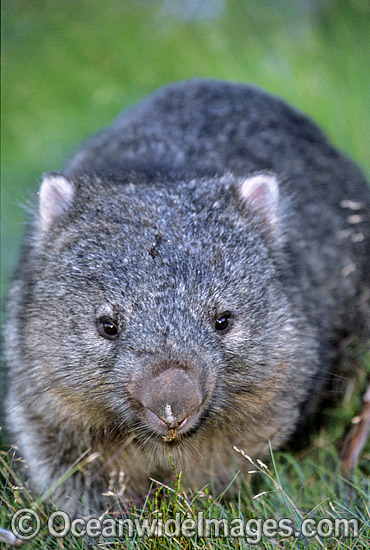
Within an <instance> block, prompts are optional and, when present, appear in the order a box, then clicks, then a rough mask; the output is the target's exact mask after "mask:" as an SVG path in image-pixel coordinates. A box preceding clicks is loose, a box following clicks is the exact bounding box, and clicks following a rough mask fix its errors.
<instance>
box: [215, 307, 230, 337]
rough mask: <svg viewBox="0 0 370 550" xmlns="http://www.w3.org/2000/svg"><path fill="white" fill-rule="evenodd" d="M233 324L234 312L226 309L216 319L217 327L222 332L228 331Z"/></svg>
mask: <svg viewBox="0 0 370 550" xmlns="http://www.w3.org/2000/svg"><path fill="white" fill-rule="evenodd" d="M231 325H232V314H231V313H230V311H225V312H224V313H222V314H221V315H220V316H219V317H217V319H216V321H215V329H216V330H219V331H220V332H226V331H227V330H229V328H230V327H231Z"/></svg>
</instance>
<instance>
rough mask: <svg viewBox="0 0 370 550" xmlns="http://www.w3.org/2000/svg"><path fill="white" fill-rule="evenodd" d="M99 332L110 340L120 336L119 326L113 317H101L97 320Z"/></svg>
mask: <svg viewBox="0 0 370 550" xmlns="http://www.w3.org/2000/svg"><path fill="white" fill-rule="evenodd" d="M97 326H98V330H99V334H100V335H101V336H104V338H107V339H108V340H115V339H116V338H117V336H118V327H117V324H116V323H115V321H113V319H110V318H109V317H100V319H98V321H97Z"/></svg>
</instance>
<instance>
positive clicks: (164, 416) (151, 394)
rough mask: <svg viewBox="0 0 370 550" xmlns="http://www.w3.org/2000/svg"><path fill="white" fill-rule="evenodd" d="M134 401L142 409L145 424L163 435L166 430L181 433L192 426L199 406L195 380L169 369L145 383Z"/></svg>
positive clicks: (198, 390)
mask: <svg viewBox="0 0 370 550" xmlns="http://www.w3.org/2000/svg"><path fill="white" fill-rule="evenodd" d="M137 401H138V402H139V403H140V404H141V405H142V406H143V407H145V417H146V420H147V422H148V424H149V425H150V426H151V427H153V428H154V429H155V430H156V431H159V432H160V433H162V434H165V433H166V432H167V431H168V430H169V429H177V430H178V431H179V432H182V431H185V430H186V429H187V428H188V427H190V425H193V424H194V423H195V422H196V420H197V418H198V416H199V412H200V406H201V404H202V397H201V392H200V389H199V387H198V383H197V381H196V380H194V379H193V378H191V377H190V376H189V375H188V374H187V373H186V372H185V371H183V370H182V369H178V368H176V369H175V368H174V369H169V370H166V371H164V372H162V373H161V374H159V375H158V376H156V377H154V378H152V379H150V380H148V381H145V383H143V384H142V388H141V389H140V391H139V394H138V397H137Z"/></svg>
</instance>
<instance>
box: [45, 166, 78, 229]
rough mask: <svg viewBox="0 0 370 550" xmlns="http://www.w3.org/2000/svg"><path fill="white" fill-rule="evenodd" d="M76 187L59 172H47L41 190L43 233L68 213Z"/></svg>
mask: <svg viewBox="0 0 370 550" xmlns="http://www.w3.org/2000/svg"><path fill="white" fill-rule="evenodd" d="M73 194H74V187H73V183H71V182H70V181H69V180H67V178H65V177H64V176H63V175H62V174H60V173H59V172H45V174H43V179H42V183H41V186H40V190H39V193H38V195H39V219H40V228H41V230H42V231H48V230H49V229H50V228H51V227H52V225H53V224H54V222H55V220H56V219H57V218H58V217H59V216H60V215H61V214H64V213H65V212H67V210H68V208H69V207H70V205H71V203H72V199H73Z"/></svg>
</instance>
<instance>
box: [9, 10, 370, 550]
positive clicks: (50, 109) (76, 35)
mask: <svg viewBox="0 0 370 550" xmlns="http://www.w3.org/2000/svg"><path fill="white" fill-rule="evenodd" d="M185 4H187V2H185V0H184V1H183V3H182V6H183V7H182V11H181V9H180V11H179V10H178V11H177V12H176V6H179V5H180V4H179V2H178V1H177V0H172V1H171V2H165V1H164V0H163V1H157V0H156V1H154V0H136V1H134V0H132V1H131V0H120V1H119V0H110V1H108V2H100V1H98V0H86V1H81V0H64V1H63V2H60V1H58V0H38V1H37V2H36V1H33V0H18V1H17V2H6V3H4V6H3V9H2V14H3V17H2V20H3V90H2V235H1V237H2V257H1V261H2V269H1V295H2V296H4V292H5V289H6V286H7V284H8V279H9V276H10V274H11V271H12V269H13V268H14V266H15V263H16V258H17V256H18V250H19V242H20V238H21V235H22V233H23V229H24V227H23V225H24V221H25V218H26V214H25V212H24V211H23V209H22V208H20V206H19V205H20V204H22V203H26V202H27V199H28V197H29V194H30V192H35V191H36V190H37V186H38V182H39V179H40V175H41V173H42V172H44V171H47V170H56V169H60V168H61V166H62V163H63V161H64V159H65V158H66V156H67V155H68V154H70V153H71V151H72V150H73V149H74V147H76V146H77V145H78V143H79V142H80V141H81V139H83V138H85V137H86V136H88V135H90V134H91V133H93V132H94V131H96V130H97V129H99V128H101V127H102V126H104V125H106V124H109V122H110V121H111V120H112V118H113V117H114V116H115V115H116V114H118V113H119V112H120V111H121V110H122V108H124V107H125V106H127V105H129V104H131V103H133V102H135V101H136V100H137V99H138V98H140V97H143V96H144V95H146V94H147V93H149V92H150V91H151V90H154V89H155V88H157V87H159V86H160V85H162V84H164V83H166V82H169V81H172V80H179V79H183V78H188V77H191V76H208V77H217V78H225V79H231V80H238V81H246V82H247V81H248V82H252V83H254V84H256V85H259V86H262V87H264V88H265V89H267V90H269V91H271V92H273V93H275V94H277V95H280V96H282V97H284V98H286V99H287V100H288V101H290V102H291V103H293V104H294V105H296V106H297V107H298V108H300V109H302V110H303V111H305V112H306V113H308V114H309V115H311V116H312V117H313V118H314V119H315V120H316V121H317V122H318V123H319V124H320V125H321V126H322V127H323V128H324V129H325V131H326V132H327V133H328V135H329V136H330V138H331V139H332V141H333V142H334V143H335V144H336V145H337V146H338V147H339V148H340V149H342V150H344V151H346V152H347V154H348V155H350V156H351V157H352V158H353V159H354V160H355V161H356V162H357V163H359V164H360V166H362V168H363V169H364V171H365V173H367V174H369V173H370V158H369V156H368V144H369V142H370V134H369V125H368V105H369V103H370V87H369V82H368V53H369V51H370V49H369V41H370V32H369V30H370V29H369V20H370V18H369V10H370V9H369V5H368V3H367V2H366V1H365V0H352V1H351V0H346V1H335V0H332V1H327V2H321V3H319V2H318V3H313V2H308V1H304V0H297V1H296V2H294V3H293V2H288V1H285V0H275V1H274V2H271V1H268V0H260V1H257V0H255V1H254V0H251V1H249V2H244V1H238V0H234V1H233V0H229V1H228V2H226V1H225V2H224V12H223V14H221V15H220V16H219V17H218V18H215V19H212V17H209V18H208V19H206V20H204V19H202V17H201V15H202V14H201V13H200V12H198V16H199V17H198V18H197V17H193V18H190V11H191V10H190V9H189V8H186V7H185ZM188 4H189V5H190V4H191V2H190V0H189V2H188ZM207 4H208V5H209V2H207V1H206V0H203V5H207ZM214 5H215V6H216V5H217V6H221V7H222V2H221V1H220V2H216V1H215V2H214ZM166 6H167V8H166ZM315 6H316V7H315ZM193 15H194V14H193ZM369 370H370V358H369V357H367V358H364V359H363V360H362V361H361V368H360V369H359V371H358V376H357V378H356V382H355V383H354V384H353V385H351V384H348V387H347V393H346V395H345V396H344V398H343V399H342V401H341V402H340V403H339V404H338V406H337V407H336V408H331V409H327V410H325V411H324V413H323V414H324V417H325V423H324V428H322V429H320V430H317V429H316V431H315V430H314V431H313V433H314V435H313V437H312V440H311V441H309V442H307V445H306V446H305V448H304V449H303V450H300V451H298V452H293V451H290V452H288V451H286V452H278V453H275V454H274V456H273V460H270V462H269V463H268V468H269V470H266V469H265V468H263V467H262V466H261V465H259V464H258V463H256V465H252V464H251V465H250V469H251V470H256V471H257V473H254V474H248V476H247V478H246V479H245V480H244V481H243V484H242V489H241V490H240V493H239V498H238V499H236V500H235V499H234V500H227V499H223V498H217V495H214V494H212V491H211V489H210V488H205V489H204V491H203V492H202V493H201V494H197V495H192V494H191V493H190V492H189V491H186V490H185V489H184V488H183V487H182V485H181V477H177V478H176V477H175V480H174V482H173V484H172V486H171V487H170V488H165V487H158V486H157V485H156V484H154V485H153V488H156V489H157V492H155V494H154V497H153V498H151V499H148V500H147V501H145V506H141V507H140V508H137V509H136V510H135V509H132V510H130V512H129V516H130V517H131V518H135V517H142V516H145V517H158V513H162V515H163V518H167V517H172V516H173V515H174V514H175V513H176V512H179V513H180V514H182V515H187V516H189V517H194V516H195V514H196V513H197V512H199V511H204V514H205V517H214V518H218V517H221V518H227V519H230V520H231V519H232V518H236V517H241V518H244V519H246V520H247V519H250V518H261V519H263V518H276V519H280V518H283V517H288V518H292V517H294V521H295V523H296V525H297V526H299V524H300V522H301V521H302V518H305V517H306V516H309V517H315V518H318V519H319V518H324V517H326V518H329V517H333V516H336V515H337V516H339V517H346V516H347V515H348V516H350V517H353V518H357V519H358V520H359V522H360V524H361V527H362V531H361V532H360V534H359V535H358V537H356V538H354V539H352V540H350V539H347V540H344V539H343V540H342V539H340V538H338V537H337V538H335V537H331V538H330V539H325V540H324V539H323V540H321V541H319V540H317V539H312V540H308V539H302V538H301V539H293V538H287V539H282V540H280V539H279V537H275V538H272V539H268V538H266V537H264V538H263V540H262V541H261V542H260V543H259V544H258V545H257V547H258V548H274V549H275V548H284V549H290V548H297V549H299V548H333V549H341V550H342V549H347V548H355V549H359V550H360V549H361V550H362V549H365V548H370V541H369V538H370V510H369V500H370V481H369V479H370V448H369V444H368V445H367V447H366V448H365V451H364V453H363V455H362V458H361V461H360V463H359V465H358V467H357V468H356V471H355V474H354V478H353V481H352V485H351V486H349V485H348V484H347V483H345V482H344V481H343V480H342V479H341V477H340V465H339V456H338V444H339V441H340V440H341V439H342V437H343V435H344V433H345V431H346V430H347V429H348V427H349V425H350V421H351V418H352V416H353V415H354V414H356V412H357V411H358V408H359V404H360V395H361V392H362V391H363V390H364V388H365V385H366V377H367V376H368V373H369ZM3 449H4V450H3V452H2V455H1V466H0V475H1V484H0V498H1V505H0V506H1V507H0V524H1V526H3V527H7V526H9V524H10V517H11V515H12V513H13V512H14V511H16V510H18V509H20V508H22V507H31V508H32V507H34V508H36V507H37V506H38V505H37V501H36V500H35V497H34V496H33V495H32V494H31V493H30V491H29V490H28V485H27V481H26V480H22V479H21V478H19V474H18V473H17V471H16V469H14V467H13V466H14V457H13V452H12V451H11V450H9V448H8V446H7V445H6V444H5V443H4V445H3ZM245 451H247V449H245ZM246 460H247V459H246ZM235 483H236V482H235ZM258 494H260V495H261V496H259V497H256V495H258ZM37 509H38V511H39V512H40V514H41V517H42V519H43V521H44V520H45V518H46V517H47V515H48V514H49V513H50V512H51V511H52V510H53V506H52V504H51V503H48V502H43V503H41V504H39V506H38V508H37ZM0 544H1V543H0ZM137 545H138V541H137V540H135V539H130V538H124V540H123V542H122V541H121V546H120V544H119V543H114V542H107V541H106V542H102V543H101V544H100V546H99V547H100V548H107V549H108V548H113V549H114V548H121V547H127V548H136V547H137ZM95 546H97V543H96V544H95ZM170 546H171V547H172V546H173V547H175V548H181V549H185V548H193V547H194V548H252V547H256V545H252V544H249V543H247V542H246V540H245V539H240V540H239V539H235V540H234V539H232V538H217V537H214V536H212V537H211V538H209V539H201V538H200V539H197V538H196V537H192V538H190V539H186V538H184V537H183V538H178V537H176V536H175V537H173V538H172V539H170V538H168V537H167V538H166V537H162V538H161V537H157V538H154V539H145V538H144V539H141V540H140V547H141V548H158V549H159V548H169V547H170ZM86 547H87V546H86V541H85V540H84V539H75V540H73V538H72V537H71V536H68V537H67V538H66V539H56V538H51V537H50V536H48V535H47V533H46V529H45V526H42V528H41V531H40V534H39V535H38V537H37V538H36V539H35V540H33V541H32V542H30V543H24V546H23V548H36V549H37V548H47V549H53V548H59V549H60V548H66V549H70V548H76V549H82V548H86Z"/></svg>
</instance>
